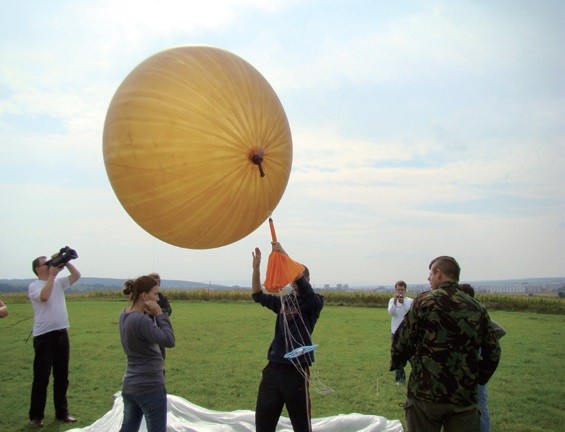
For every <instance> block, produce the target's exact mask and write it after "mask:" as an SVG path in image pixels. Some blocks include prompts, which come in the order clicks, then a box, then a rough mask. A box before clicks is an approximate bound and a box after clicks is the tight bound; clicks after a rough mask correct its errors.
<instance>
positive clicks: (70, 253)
mask: <svg viewBox="0 0 565 432" xmlns="http://www.w3.org/2000/svg"><path fill="white" fill-rule="evenodd" d="M75 258H78V254H77V251H76V250H74V249H71V248H70V247H68V246H65V247H62V248H61V249H59V252H57V253H55V254H53V255H51V259H50V260H49V261H46V262H45V265H48V266H51V267H62V266H64V265H65V264H67V263H68V262H69V261H70V260H72V259H75Z"/></svg>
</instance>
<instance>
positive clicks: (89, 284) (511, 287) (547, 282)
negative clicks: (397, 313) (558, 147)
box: [0, 277, 565, 294]
mask: <svg viewBox="0 0 565 432" xmlns="http://www.w3.org/2000/svg"><path fill="white" fill-rule="evenodd" d="M34 280H35V279H0V292H22V291H27V287H28V286H29V284H30V283H31V282H33V281H34ZM124 281H125V280H124V279H115V278H96V277H81V278H80V279H79V281H78V282H77V283H76V284H74V285H73V286H72V287H71V289H70V292H87V291H112V290H113V291H115V290H120V289H122V287H123V286H124ZM461 282H467V283H470V284H471V285H473V287H474V288H475V290H476V291H477V292H479V293H533V294H535V293H540V292H548V291H551V292H554V291H555V292H556V291H558V290H559V289H565V277H548V278H524V279H504V280H483V281H467V280H462V281H461ZM161 286H162V287H163V288H165V289H181V290H183V289H186V290H190V289H202V288H205V289H212V290H222V289H245V286H237V285H234V286H226V285H218V284H210V283H205V282H193V281H182V280H166V279H165V280H163V281H161ZM247 288H249V286H248V287H247ZM314 288H315V289H317V290H319V289H328V290H336V289H337V290H344V291H351V290H359V291H392V290H393V289H394V286H393V285H373V286H369V285H367V286H349V285H341V284H338V285H336V286H331V285H329V284H327V285H324V286H323V287H320V286H314ZM428 289H429V285H428V284H427V283H426V284H408V291H409V292H410V293H412V294H418V293H420V292H423V291H427V290H428Z"/></svg>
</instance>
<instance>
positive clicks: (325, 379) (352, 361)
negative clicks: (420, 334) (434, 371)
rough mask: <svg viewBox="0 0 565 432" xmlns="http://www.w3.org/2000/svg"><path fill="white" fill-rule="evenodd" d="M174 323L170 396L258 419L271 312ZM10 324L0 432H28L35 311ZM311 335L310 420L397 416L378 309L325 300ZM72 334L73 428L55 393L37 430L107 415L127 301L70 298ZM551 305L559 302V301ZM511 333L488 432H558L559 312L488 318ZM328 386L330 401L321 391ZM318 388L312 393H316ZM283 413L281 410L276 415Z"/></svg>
mask: <svg viewBox="0 0 565 432" xmlns="http://www.w3.org/2000/svg"><path fill="white" fill-rule="evenodd" d="M169 298H170V299H171V303H172V306H173V314H172V317H171V320H172V323H173V327H174V329H175V334H176V338H177V346H176V347H175V348H173V349H170V350H168V351H167V360H166V379H167V390H168V393H170V394H175V395H178V396H181V397H183V398H185V399H187V400H189V401H190V402H192V403H195V404H197V405H200V406H202V407H205V408H208V409H213V410H220V411H231V410H236V409H248V410H254V407H255V398H256V392H257V387H258V384H259V380H260V374H261V369H262V367H263V366H264V365H265V363H266V351H267V347H268V345H269V343H270V341H271V338H272V335H273V329H274V319H275V317H274V315H273V314H272V312H270V311H268V310H267V309H264V308H262V307H260V306H259V305H257V304H254V303H251V302H249V301H239V300H238V299H235V300H233V299H232V301H194V300H180V299H175V296H174V295H170V296H169ZM3 300H4V301H5V302H6V303H7V304H8V305H9V309H10V315H9V316H8V317H7V318H5V319H3V320H1V321H0V330H1V332H0V344H1V347H2V392H1V400H0V430H1V431H24V430H27V427H26V426H27V418H28V416H27V413H28V409H29V397H30V391H31V381H32V363H33V344H32V340H31V338H30V339H29V340H28V341H27V342H26V340H27V338H28V335H29V333H30V330H31V327H32V320H33V312H32V308H31V305H30V304H29V302H28V301H25V300H22V299H21V298H18V297H17V296H14V297H13V298H10V297H6V296H3ZM328 303H329V304H328V305H327V306H326V307H325V308H324V310H323V311H322V315H321V317H320V320H319V321H318V324H317V327H316V330H315V332H314V335H313V340H314V343H316V344H318V346H319V348H318V350H317V351H316V363H315V365H314V367H313V368H312V378H313V381H312V392H311V393H312V415H313V417H325V416H333V415H337V414H340V413H343V414H348V413H362V414H373V415H380V416H383V417H386V418H388V419H400V420H401V421H402V422H403V424H404V419H403V410H402V408H401V407H400V406H399V404H400V403H402V402H403V401H404V399H405V395H406V387H405V386H400V387H399V386H396V385H395V383H394V377H393V374H392V373H391V372H388V368H389V347H390V318H389V316H388V315H387V313H386V309H385V308H383V307H376V306H374V307H349V306H339V305H338V304H339V302H328ZM67 305H68V310H69V315H70V321H71V328H70V329H69V332H70V338H71V365H70V369H71V372H70V386H69V393H68V399H69V408H70V412H71V414H72V415H74V416H76V417H77V418H78V419H79V422H78V424H76V425H74V426H68V425H63V424H61V423H58V422H56V421H54V419H53V417H54V412H53V404H52V399H51V394H50V393H51V387H50V390H49V396H48V401H47V407H46V417H45V423H46V427H45V428H44V429H43V430H44V431H47V432H50V431H65V430H68V429H71V428H72V427H84V426H87V425H90V424H92V423H93V422H94V421H95V420H97V419H98V418H100V417H102V416H103V415H104V414H105V413H106V412H107V411H109V410H110V409H111V407H112V403H113V395H114V394H115V393H116V392H117V391H119V390H120V382H121V378H122V375H123V372H124V367H125V357H124V354H123V351H122V348H121V345H120V339H119V334H118V327H117V318H118V314H119V312H120V310H121V309H122V308H123V307H125V306H126V302H125V301H123V300H117V299H112V298H102V299H100V298H95V297H94V298H89V297H88V296H80V297H77V298H76V299H75V298H72V299H69V300H68V301H67ZM558 305H559V306H557V307H558V308H560V307H561V302H558ZM489 311H490V314H491V317H492V318H493V319H495V320H496V321H498V322H499V323H500V324H501V325H503V326H504V327H505V328H506V330H507V331H508V334H507V336H505V337H504V338H503V339H502V340H501V345H502V350H503V357H502V361H501V364H500V366H499V368H498V370H497V372H496V373H495V375H494V377H493V378H492V380H491V381H490V382H489V384H488V388H489V397H490V404H489V406H490V409H491V416H492V424H493V430H494V431H497V432H537V431H539V432H541V431H544V432H548V431H556V432H557V431H561V430H563V429H562V427H563V424H565V414H564V410H563V409H562V405H561V402H562V401H563V398H564V397H565V390H564V389H565V372H564V369H563V360H564V359H565V345H564V344H563V340H564V337H565V316H564V315H563V314H562V313H555V312H553V313H535V312H523V311H521V312H515V311H504V310H490V309H489ZM407 372H409V368H408V370H407ZM328 388H329V389H331V390H332V391H331V392H329V393H328V392H326V391H321V390H323V389H325V390H327V389H328ZM317 390H320V391H317ZM283 415H286V413H283Z"/></svg>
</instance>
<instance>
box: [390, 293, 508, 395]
mask: <svg viewBox="0 0 565 432" xmlns="http://www.w3.org/2000/svg"><path fill="white" fill-rule="evenodd" d="M479 353H480V354H479ZM408 360H410V362H411V365H412V372H411V374H410V379H409V381H408V397H409V398H415V399H424V400H427V401H430V402H440V403H449V404H456V405H470V404H474V403H476V402H477V392H476V386H477V384H486V382H487V381H488V380H489V379H490V377H491V376H492V374H493V373H494V371H495V370H496V367H497V366H498V362H499V360H500V345H499V343H498V339H497V337H496V335H495V332H494V329H493V327H492V325H491V320H490V318H489V315H488V313H487V311H486V309H485V308H484V306H482V305H481V304H480V303H479V302H478V301H477V300H475V299H474V298H472V297H470V296H469V295H467V294H466V293H464V292H463V291H461V290H459V285H458V284H457V283H455V282H448V283H444V284H442V285H440V286H439V287H438V288H437V289H434V290H431V291H426V292H424V293H422V294H420V295H419V296H417V297H416V298H415V299H414V303H412V309H410V311H409V312H408V313H407V314H406V316H405V317H404V321H402V323H401V324H400V326H399V327H398V330H397V331H396V333H395V335H394V341H393V343H392V348H391V367H390V370H391V371H392V370H395V369H398V368H400V367H404V366H405V365H406V363H407V361H408Z"/></svg>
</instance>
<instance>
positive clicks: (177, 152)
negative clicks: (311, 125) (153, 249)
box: [103, 46, 292, 249]
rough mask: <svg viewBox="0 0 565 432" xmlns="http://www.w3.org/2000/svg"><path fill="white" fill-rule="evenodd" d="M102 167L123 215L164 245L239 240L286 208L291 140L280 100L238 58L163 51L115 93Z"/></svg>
mask: <svg viewBox="0 0 565 432" xmlns="http://www.w3.org/2000/svg"><path fill="white" fill-rule="evenodd" d="M103 147H104V163H105V165H106V171H107V173H108V178H109V179H110V183H111V184H112V188H113V189H114V192H115V193H116V196H117V198H118V200H119V201H120V203H121V204H122V206H123V207H124V209H125V210H126V211H127V212H128V214H129V215H130V216H131V217H132V218H133V219H134V220H135V221H136V222H137V223H138V224H139V225H140V226H141V227H142V228H143V229H145V230H146V231H147V232H149V233H150V234H152V235H153V236H155V237H157V238H159V239H161V240H163V241H164V242H167V243H170V244H173V245H176V246H181V247H186V248H192V249H207V248H214V247H219V246H224V245H227V244H230V243H233V242H235V241H237V240H240V239H241V238H243V237H245V236H247V235H248V234H249V233H251V232H253V231H254V230H255V229H256V228H257V227H258V226H259V225H261V224H262V223H263V222H264V221H265V220H266V219H267V217H268V216H269V213H270V212H271V211H273V210H274V208H275V207H276V206H277V204H278V203H279V201H280V199H281V198H282V195H283V193H284V190H285V188H286V185H287V183H288V178H289V176H290V169H291V165H292V138H291V133H290V128H289V125H288V120H287V118H286V115H285V112H284V109H283V107H282V105H281V102H280V100H279V99H278V97H277V95H276V94H275V92H274V90H273V89H272V87H271V86H270V85H269V83H268V82H267V80H266V79H265V78H264V77H263V76H262V75H261V74H260V73H259V72H258V71H257V70H256V69H255V68H253V66H251V65H250V64H249V63H247V62H246V61H245V60H243V59H241V58H240V57H238V56H236V55H234V54H232V53H230V52H228V51H225V50H222V49H219V48H214V47H205V46H184V47H178V48H172V49H169V50H166V51H162V52H159V53H157V54H155V55H153V56H151V57H149V58H148V59H146V60H145V61H144V62H142V63H141V64H140V65H139V66H137V67H136V68H135V69H134V70H133V71H132V72H131V73H130V74H129V75H128V76H127V77H126V79H125V80H124V81H123V83H122V84H121V85H120V87H119V88H118V90H117V91H116V94H115V95H114V97H113V99H112V101H111V103H110V107H109V108H108V113H107V115H106V122H105V124H104V138H103Z"/></svg>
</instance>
